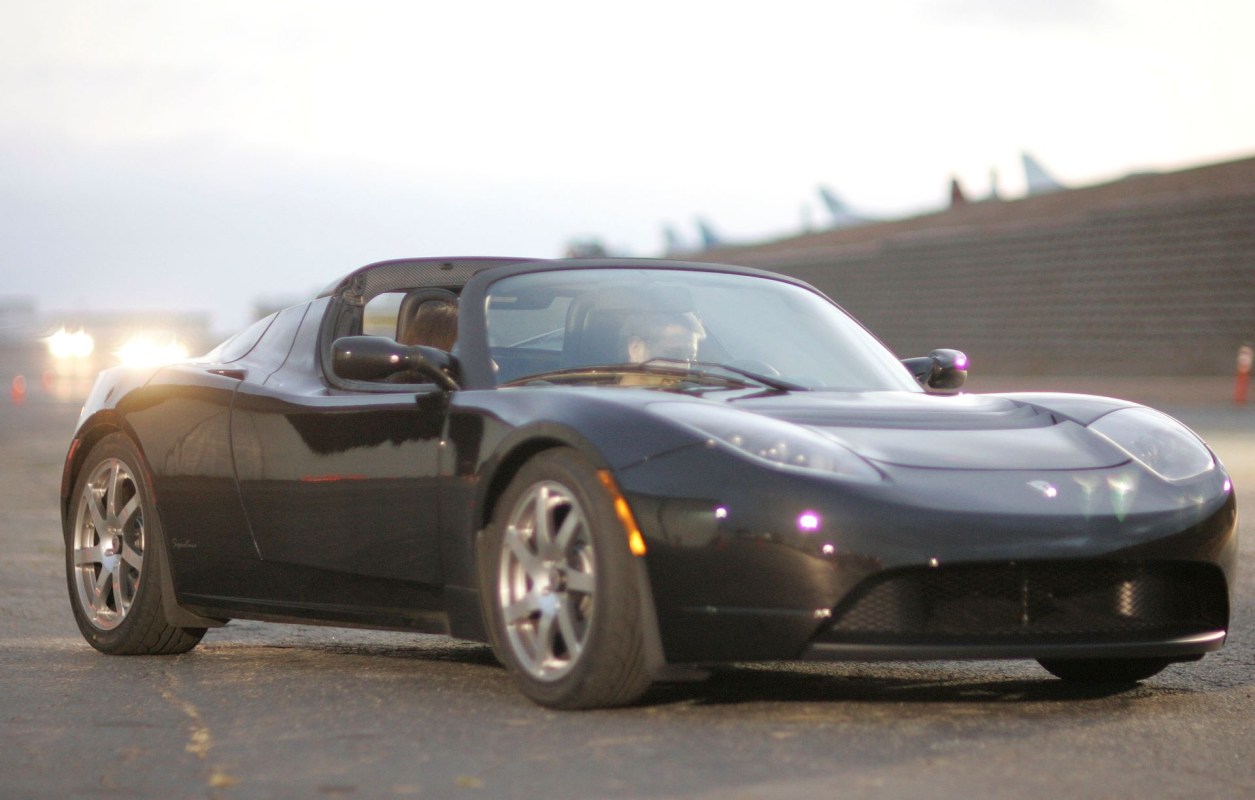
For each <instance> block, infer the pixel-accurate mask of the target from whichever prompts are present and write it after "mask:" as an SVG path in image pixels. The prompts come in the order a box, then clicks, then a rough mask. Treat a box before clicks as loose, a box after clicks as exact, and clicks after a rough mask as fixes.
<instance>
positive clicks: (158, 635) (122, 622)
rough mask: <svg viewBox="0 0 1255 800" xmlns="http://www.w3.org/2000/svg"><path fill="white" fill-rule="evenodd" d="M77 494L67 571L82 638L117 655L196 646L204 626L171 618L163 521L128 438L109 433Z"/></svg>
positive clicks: (86, 467) (85, 468)
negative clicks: (180, 624) (166, 604)
mask: <svg viewBox="0 0 1255 800" xmlns="http://www.w3.org/2000/svg"><path fill="white" fill-rule="evenodd" d="M73 498H74V500H73V502H74V505H73V507H72V508H71V512H70V514H71V516H70V519H69V527H68V528H67V529H66V531H65V540H66V541H65V544H66V553H65V568H66V578H67V580H68V583H69V590H70V605H71V607H72V608H73V610H74V620H75V622H77V623H78V627H79V630H80V631H81V632H82V634H83V637H84V638H85V639H87V641H88V642H89V643H90V644H91V646H92V647H95V648H96V649H97V650H100V651H101V652H104V653H110V654H114V655H141V654H143V655H158V654H169V653H183V652H186V651H188V650H191V649H192V648H193V647H195V646H196V644H197V642H199V641H200V639H201V637H202V636H204V635H205V629H204V628H177V627H173V626H170V625H168V624H167V623H166V618H165V613H164V609H163V607H162V594H161V593H162V585H161V583H162V582H161V577H162V571H163V570H164V569H166V565H165V560H164V557H163V553H162V551H161V546H160V543H161V523H160V520H158V518H157V509H156V508H155V507H154V505H153V494H152V488H151V487H150V486H149V484H148V479H147V477H146V475H145V473H144V470H143V467H142V462H141V461H140V456H139V453H138V452H137V451H136V449H135V446H134V445H132V444H131V442H130V440H129V439H127V438H126V437H125V436H123V435H122V434H117V433H115V434H110V435H109V436H107V437H105V438H104V439H102V440H101V441H100V442H99V444H97V445H96V446H95V447H93V448H92V450H91V452H90V453H89V454H88V456H87V459H86V461H85V462H84V463H83V467H82V469H81V470H80V472H79V477H78V481H77V482H76V484H75V487H74V494H73Z"/></svg>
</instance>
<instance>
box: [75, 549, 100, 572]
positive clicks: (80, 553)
mask: <svg viewBox="0 0 1255 800" xmlns="http://www.w3.org/2000/svg"><path fill="white" fill-rule="evenodd" d="M102 558H103V555H102V552H101V549H100V545H98V544H96V545H91V546H88V547H77V548H75V549H74V566H76V567H82V566H86V565H87V564H99V563H100V562H101V559H102Z"/></svg>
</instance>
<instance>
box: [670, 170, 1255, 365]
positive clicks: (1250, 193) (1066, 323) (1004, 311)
mask: <svg viewBox="0 0 1255 800" xmlns="http://www.w3.org/2000/svg"><path fill="white" fill-rule="evenodd" d="M695 257H696V258H700V259H701V260H707V261H724V262H729V263H739V264H747V265H751V266H757V267H762V268H766V269H771V270H775V271H778V272H782V273H785V274H789V275H794V276H797V277H799V278H802V279H804V280H806V281H808V282H810V283H812V284H814V285H816V286H817V287H819V288H820V289H821V290H823V291H824V292H826V293H827V294H829V296H831V297H832V298H833V299H835V300H836V301H837V302H838V303H840V304H841V305H843V306H844V307H845V308H847V309H848V310H849V311H850V312H851V313H852V314H854V315H855V316H856V317H858V318H859V319H861V320H862V321H863V322H864V323H865V324H866V325H867V326H868V327H869V328H870V329H871V330H872V331H873V332H875V333H876V334H877V335H878V336H880V337H881V338H882V339H883V340H884V341H885V342H886V344H888V345H889V346H890V348H892V349H893V350H894V351H895V352H897V353H899V354H900V355H902V356H913V355H923V354H926V353H928V352H929V351H930V350H932V349H934V348H936V347H955V348H958V349H961V350H964V351H966V352H967V353H968V355H969V356H970V357H971V358H972V362H973V365H974V370H977V371H978V372H984V373H986V374H988V375H1036V376H1061V375H1066V376H1126V377H1139V376H1147V377H1154V376H1162V377H1174V376H1198V377H1206V376H1211V377H1219V376H1225V375H1232V373H1233V370H1234V363H1235V359H1236V354H1237V350H1238V347H1239V346H1240V345H1242V344H1244V343H1252V342H1255V158H1251V159H1245V160H1242V161H1235V162H1229V163H1226V164H1218V165H1212V166H1208V167H1201V168H1197V169H1193V170H1185V171H1181V172H1174V173H1165V174H1153V175H1138V176H1133V177H1129V178H1125V179H1122V180H1119V181H1114V182H1112V183H1107V184H1103V185H1099V186H1093V187H1087V188H1080V189H1071V190H1065V191H1060V192H1055V193H1052V194H1049V195H1040V196H1031V197H1027V198H1024V199H1021V200H1011V201H997V200H994V201H985V202H980V203H971V204H967V205H960V206H956V207H953V208H950V209H947V210H945V211H942V212H938V213H936V214H930V215H925V216H921V217H914V218H911V219H908V220H899V221H895V222H888V223H881V224H876V225H868V226H863V227H860V228H854V229H844V230H838V231H825V232H819V233H814V234H809V235H806V236H800V237H795V238H791V239H783V240H779V241H774V242H765V243H762V244H759V245H753V246H748V247H737V248H724V249H722V250H716V251H706V252H703V253H701V254H698V255H696V256H695Z"/></svg>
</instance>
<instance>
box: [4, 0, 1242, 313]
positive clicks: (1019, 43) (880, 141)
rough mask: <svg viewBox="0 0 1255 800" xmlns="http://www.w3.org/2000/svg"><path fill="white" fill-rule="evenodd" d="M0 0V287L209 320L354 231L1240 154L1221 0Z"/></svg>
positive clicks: (861, 201)
mask: <svg viewBox="0 0 1255 800" xmlns="http://www.w3.org/2000/svg"><path fill="white" fill-rule="evenodd" d="M0 3H2V4H3V25H2V26H0V259H2V262H0V275H2V276H3V281H2V283H0V294H18V295H29V296H34V297H36V298H37V299H38V302H39V305H40V308H41V309H42V310H53V309H82V310H91V309H130V308H135V309H139V310H143V309H154V308H160V309H171V308H173V309H188V310H205V311H209V312H211V313H212V314H213V315H214V325H215V328H216V329H218V330H219V331H222V332H226V331H228V330H230V329H232V328H234V327H236V326H238V325H240V324H242V323H243V322H244V321H245V320H246V317H247V315H248V313H249V309H250V307H251V306H252V304H253V303H254V301H256V300H257V299H258V298H259V297H292V298H293V299H299V298H301V297H303V296H306V295H308V294H309V293H311V292H313V291H315V290H317V289H320V288H322V287H323V286H325V285H326V284H328V283H330V282H331V281H332V280H333V279H335V278H336V277H338V276H339V275H341V274H343V273H344V272H347V271H349V270H350V269H352V268H354V267H356V266H359V265H361V264H365V263H368V262H370V261H375V260H379V259H384V258H393V257H399V256H426V255H472V254H475V255H521V256H535V257H553V256H559V255H561V253H562V251H563V249H564V247H565V245H566V243H567V242H568V241H569V240H570V239H572V238H575V237H584V236H596V237H599V238H601V239H602V240H603V241H604V242H605V243H606V244H607V245H608V246H610V247H611V248H613V249H616V250H619V251H624V252H628V253H631V254H633V255H658V254H660V252H661V251H662V248H663V238H662V228H663V226H664V225H666V224H669V225H672V226H673V227H675V228H676V229H677V230H678V231H679V232H680V233H681V234H682V235H684V236H686V237H687V238H689V239H690V240H692V241H695V240H696V238H697V237H696V232H695V228H694V218H695V217H698V216H701V217H704V218H706V219H708V220H709V221H710V222H711V223H712V225H713V226H714V227H715V228H717V229H718V230H719V232H720V233H721V234H723V235H724V236H725V237H727V238H730V239H736V240H747V241H752V240H756V239H763V238H775V237H779V236H783V235H788V234H790V233H791V232H796V231H798V230H799V229H800V228H801V226H802V224H803V220H804V219H805V218H806V217H807V214H808V213H809V218H810V219H811V220H812V221H813V222H814V223H815V224H816V225H821V224H822V223H823V221H824V219H825V216H826V212H825V211H824V210H823V208H822V205H821V203H820V202H819V200H818V197H817V194H816V187H817V186H819V185H821V184H823V185H827V186H830V187H831V188H833V189H834V190H835V191H836V192H837V193H838V194H839V195H840V196H841V197H842V198H843V199H844V200H845V201H846V203H847V204H848V205H849V206H850V207H851V208H852V209H853V210H854V211H856V212H860V213H863V214H866V215H872V216H889V217H891V216H901V215H908V214H914V213H920V212H923V211H928V210H931V209H935V208H939V207H941V206H942V205H943V204H944V203H945V202H946V200H947V198H948V191H949V180H950V177H951V176H957V177H958V178H959V179H960V180H961V181H962V183H963V184H964V187H965V188H966V189H967V191H968V193H969V195H972V196H981V195H983V194H985V193H987V192H988V191H989V186H990V171H991V170H994V169H996V170H997V172H998V175H999V179H998V180H999V188H1000V190H1001V193H1002V194H1003V195H1004V196H1017V195H1018V194H1021V193H1022V192H1023V175H1022V172H1021V170H1020V165H1019V154H1020V152H1021V151H1028V152H1030V153H1032V154H1034V155H1035V156H1036V157H1037V158H1038V159H1039V160H1040V161H1041V162H1042V163H1043V164H1045V165H1046V167H1047V168H1048V169H1049V170H1051V171H1052V172H1053V173H1054V175H1055V176H1056V177H1057V178H1059V179H1060V180H1061V181H1063V182H1064V183H1067V184H1070V185H1085V184H1089V183H1095V182H1100V181H1103V180H1108V179H1113V178H1117V177H1120V176H1122V175H1125V174H1127V173H1129V172H1131V171H1142V170H1152V169H1158V170H1167V169H1176V168H1181V167H1187V166H1193V165H1197V164H1203V163H1212V162H1217V161H1224V160H1228V159H1232V158H1237V157H1243V156H1250V155H1255V101H1252V99H1251V98H1252V91H1251V88H1250V83H1251V80H1252V78H1255V46H1252V44H1251V36H1252V32H1255V3H1251V2H1248V1H1247V0H1228V1H1224V0H1195V1H1194V2H1191V3H1180V2H1159V1H1158V0H1154V1H1148V0H1023V2H1014V0H936V1H935V2H923V1H922V0H881V1H880V2H876V3H854V2H841V1H840V0H828V1H827V2H810V3H805V2H787V0H784V1H781V0H777V2H772V3H765V2H757V3H732V2H709V3H706V2H683V0H669V1H668V2H658V3H655V2H645V1H641V0H634V1H633V2H623V3H598V2H588V0H582V1H580V2H528V3H520V2H482V3H476V2H460V3H449V2H439V3H424V2H370V0H366V1H364V2H363V1H360V0H359V1H358V2H353V3H349V2H316V1H314V0H267V1H266V2H252V1H251V0H250V1H249V2H234V1H229V0H228V1H224V0H215V1H214V2H195V3H192V2H177V0H159V1H156V2H127V1H125V0H108V1H105V0H68V1H58V0H40V2H16V1H15V0H0ZM807 209H809V212H807Z"/></svg>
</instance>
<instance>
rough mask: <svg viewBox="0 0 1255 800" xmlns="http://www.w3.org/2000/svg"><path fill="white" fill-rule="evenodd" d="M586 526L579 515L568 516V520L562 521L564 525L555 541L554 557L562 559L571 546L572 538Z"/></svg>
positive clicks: (559, 529)
mask: <svg viewBox="0 0 1255 800" xmlns="http://www.w3.org/2000/svg"><path fill="white" fill-rule="evenodd" d="M583 526H584V518H583V517H581V516H580V515H579V514H567V516H566V519H564V520H562V525H561V526H560V527H559V528H558V535H557V537H556V538H555V539H554V541H553V544H554V551H555V552H554V555H555V556H556V557H559V558H560V557H561V556H562V554H563V553H565V552H566V550H567V548H569V547H570V546H571V537H573V536H574V535H575V533H576V532H577V531H579V530H580V529H581V528H583Z"/></svg>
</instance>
